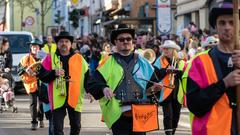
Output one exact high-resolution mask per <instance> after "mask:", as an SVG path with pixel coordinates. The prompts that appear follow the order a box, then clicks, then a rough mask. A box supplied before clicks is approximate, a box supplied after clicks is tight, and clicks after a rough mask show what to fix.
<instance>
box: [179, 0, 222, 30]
mask: <svg viewBox="0 0 240 135" xmlns="http://www.w3.org/2000/svg"><path fill="white" fill-rule="evenodd" d="M217 1H219V0H177V14H176V18H177V33H181V30H182V29H183V28H184V27H187V25H188V24H189V23H190V22H194V23H195V24H196V26H197V27H198V28H200V29H202V30H203V29H211V28H210V26H209V23H208V17H209V16H208V15H209V11H210V9H211V7H212V6H213V5H216V2H217Z"/></svg>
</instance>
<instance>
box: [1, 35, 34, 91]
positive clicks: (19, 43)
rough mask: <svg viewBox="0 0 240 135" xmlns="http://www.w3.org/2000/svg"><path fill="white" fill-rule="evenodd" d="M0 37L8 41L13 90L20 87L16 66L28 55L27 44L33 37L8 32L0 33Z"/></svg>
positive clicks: (20, 82)
mask: <svg viewBox="0 0 240 135" xmlns="http://www.w3.org/2000/svg"><path fill="white" fill-rule="evenodd" d="M0 36H3V37H6V38H7V39H8V41H9V46H10V49H11V51H12V56H13V68H12V74H13V79H14V81H15V90H16V88H17V87H19V86H22V81H21V78H20V76H18V74H17V66H18V64H19V63H20V60H21V58H22V57H23V56H25V55H26V54H28V53H29V46H28V44H27V43H28V42H31V41H32V39H33V35H32V33H31V32H25V31H8V32H0Z"/></svg>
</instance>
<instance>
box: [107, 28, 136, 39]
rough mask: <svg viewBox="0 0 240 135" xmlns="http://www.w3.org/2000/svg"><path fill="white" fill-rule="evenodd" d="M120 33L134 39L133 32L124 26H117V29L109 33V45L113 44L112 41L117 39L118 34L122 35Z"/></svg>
mask: <svg viewBox="0 0 240 135" xmlns="http://www.w3.org/2000/svg"><path fill="white" fill-rule="evenodd" d="M122 33H129V34H131V36H132V38H134V35H135V30H134V29H131V28H129V27H128V26H127V25H126V24H119V25H118V28H117V29H115V30H112V32H111V35H110V40H111V43H112V44H115V43H114V40H115V39H116V38H117V36H118V35H119V34H122Z"/></svg>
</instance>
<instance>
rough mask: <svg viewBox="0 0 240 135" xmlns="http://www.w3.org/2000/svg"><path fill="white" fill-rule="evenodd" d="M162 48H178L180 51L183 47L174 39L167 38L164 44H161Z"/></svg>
mask: <svg viewBox="0 0 240 135" xmlns="http://www.w3.org/2000/svg"><path fill="white" fill-rule="evenodd" d="M160 47H161V48H172V49H176V50H177V51H180V50H181V48H180V46H179V45H177V44H176V43H175V42H174V41H172V40H166V41H165V42H164V44H163V45H161V46H160Z"/></svg>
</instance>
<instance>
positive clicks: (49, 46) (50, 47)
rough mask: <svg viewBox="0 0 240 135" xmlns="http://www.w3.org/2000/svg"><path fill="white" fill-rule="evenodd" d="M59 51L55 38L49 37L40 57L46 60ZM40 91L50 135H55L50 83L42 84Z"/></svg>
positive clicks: (39, 54)
mask: <svg viewBox="0 0 240 135" xmlns="http://www.w3.org/2000/svg"><path fill="white" fill-rule="evenodd" d="M56 49H57V45H56V44H55V43H54V42H53V38H52V36H51V35H48V37H47V43H46V44H44V47H43V48H42V50H41V51H39V53H38V56H39V57H41V58H42V59H44V58H46V56H47V55H51V53H55V52H56ZM40 87H41V88H40V89H39V91H38V94H39V99H40V100H41V101H42V103H43V111H44V114H45V117H46V119H47V120H48V125H49V126H48V135H54V128H53V117H52V111H51V108H50V103H49V98H48V83H44V82H40Z"/></svg>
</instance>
